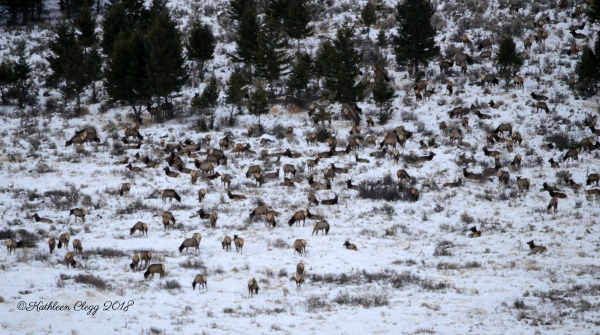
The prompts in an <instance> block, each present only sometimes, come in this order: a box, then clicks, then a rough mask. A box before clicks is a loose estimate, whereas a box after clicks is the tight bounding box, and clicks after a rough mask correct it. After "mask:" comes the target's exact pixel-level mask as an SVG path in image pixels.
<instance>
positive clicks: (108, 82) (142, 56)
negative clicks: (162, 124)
mask: <svg viewBox="0 0 600 335" xmlns="http://www.w3.org/2000/svg"><path fill="white" fill-rule="evenodd" d="M112 50H113V51H112V54H111V55H110V57H109V58H108V60H107V64H106V70H105V74H104V78H105V82H104V87H105V88H106V92H107V93H108V95H109V97H110V99H111V100H112V101H115V102H121V103H126V104H128V105H129V106H131V108H132V110H133V115H134V116H135V118H136V119H138V120H139V119H141V116H142V106H143V105H144V104H145V103H146V102H147V101H149V100H150V98H151V95H150V93H149V92H148V86H147V85H146V83H147V82H148V72H146V60H147V58H148V56H147V50H146V47H145V45H144V36H143V33H142V32H140V31H134V32H132V33H131V34H125V33H121V34H119V35H118V36H117V39H116V40H115V43H114V46H113V48H112Z"/></svg>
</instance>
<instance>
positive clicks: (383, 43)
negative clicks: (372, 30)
mask: <svg viewBox="0 0 600 335" xmlns="http://www.w3.org/2000/svg"><path fill="white" fill-rule="evenodd" d="M375 45H377V47H378V48H380V49H385V48H387V47H388V40H387V37H386V36H385V30H384V29H380V30H379V33H377V43H376V44H375Z"/></svg>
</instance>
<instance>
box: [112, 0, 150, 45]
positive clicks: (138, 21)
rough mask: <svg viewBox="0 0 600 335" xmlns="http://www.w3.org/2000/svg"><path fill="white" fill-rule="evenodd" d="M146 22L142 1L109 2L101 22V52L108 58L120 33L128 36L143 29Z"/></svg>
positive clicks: (120, 0) (146, 15)
mask: <svg viewBox="0 0 600 335" xmlns="http://www.w3.org/2000/svg"><path fill="white" fill-rule="evenodd" d="M147 20H148V11H147V10H146V8H145V7H144V0H111V2H110V4H109V5H108V7H107V8H106V14H105V15H104V20H103V21H102V42H101V43H100V45H101V47H102V52H103V53H104V54H105V55H108V56H110V55H111V54H112V47H113V45H114V43H115V40H116V38H117V36H118V35H119V34H120V33H124V34H126V35H129V34H132V33H133V31H134V30H136V29H145V27H146V26H147Z"/></svg>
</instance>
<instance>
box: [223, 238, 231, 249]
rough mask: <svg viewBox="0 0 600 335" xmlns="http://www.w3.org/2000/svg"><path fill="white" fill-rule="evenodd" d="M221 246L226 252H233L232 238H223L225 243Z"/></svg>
mask: <svg viewBox="0 0 600 335" xmlns="http://www.w3.org/2000/svg"><path fill="white" fill-rule="evenodd" d="M221 246H222V247H223V249H224V250H225V251H231V237H229V236H225V237H223V241H221Z"/></svg>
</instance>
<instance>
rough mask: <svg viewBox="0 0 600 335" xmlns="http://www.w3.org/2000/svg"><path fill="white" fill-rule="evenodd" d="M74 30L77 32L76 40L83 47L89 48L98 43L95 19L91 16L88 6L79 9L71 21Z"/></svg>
mask: <svg viewBox="0 0 600 335" xmlns="http://www.w3.org/2000/svg"><path fill="white" fill-rule="evenodd" d="M73 24H74V25H75V28H76V29H77V30H78V31H79V36H78V40H79V43H81V45H82V46H84V47H91V46H93V45H96V44H97V43H98V36H97V35H96V19H95V18H94V17H93V16H92V11H91V9H90V7H89V6H84V7H83V8H81V10H80V11H79V13H78V14H77V16H75V19H74V20H73Z"/></svg>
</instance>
